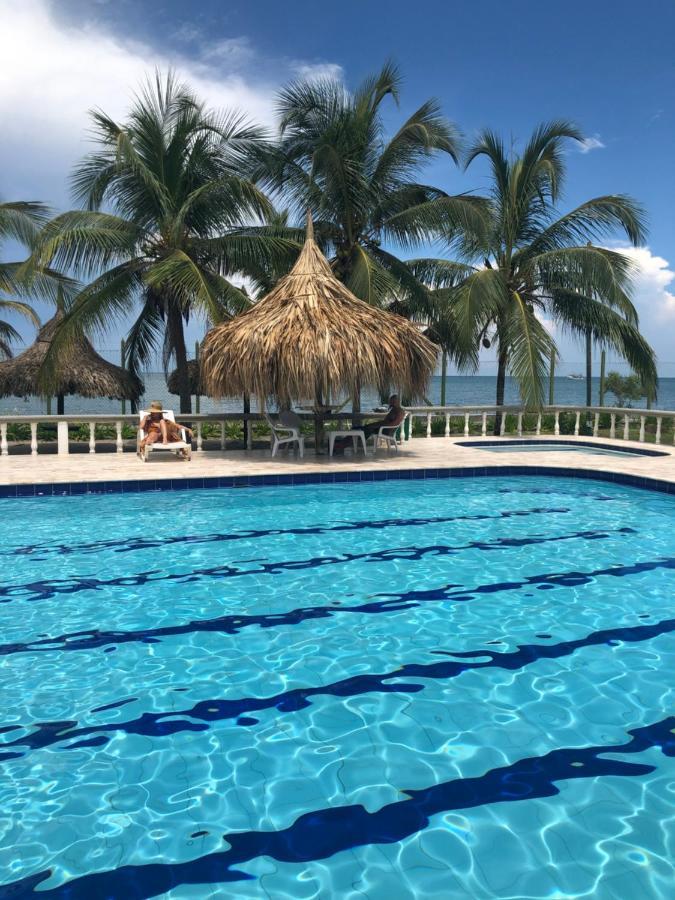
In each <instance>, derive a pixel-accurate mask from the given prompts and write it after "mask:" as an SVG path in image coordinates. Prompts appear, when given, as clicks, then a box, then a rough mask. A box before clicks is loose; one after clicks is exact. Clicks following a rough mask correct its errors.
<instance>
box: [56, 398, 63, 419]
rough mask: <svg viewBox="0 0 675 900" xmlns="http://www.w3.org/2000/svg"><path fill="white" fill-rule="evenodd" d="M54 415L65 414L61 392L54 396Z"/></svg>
mask: <svg viewBox="0 0 675 900" xmlns="http://www.w3.org/2000/svg"><path fill="white" fill-rule="evenodd" d="M56 415H57V416H63V415H65V403H64V397H63V394H59V395H58V397H57V398H56Z"/></svg>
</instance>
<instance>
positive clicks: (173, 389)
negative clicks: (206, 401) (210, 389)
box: [166, 359, 206, 396]
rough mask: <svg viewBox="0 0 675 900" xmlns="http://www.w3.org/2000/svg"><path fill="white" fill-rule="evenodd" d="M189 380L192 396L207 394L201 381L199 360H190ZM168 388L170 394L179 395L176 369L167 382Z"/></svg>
mask: <svg viewBox="0 0 675 900" xmlns="http://www.w3.org/2000/svg"><path fill="white" fill-rule="evenodd" d="M188 379H189V381H190V393H191V394H195V395H197V394H199V395H200V396H201V395H203V394H205V393H206V391H205V390H204V388H203V386H202V384H201V381H200V379H199V360H198V359H190V360H188ZM166 384H167V387H168V388H169V393H170V394H178V393H179V391H178V369H174V370H173V372H172V373H171V374H170V375H169V377H168V378H167V380H166Z"/></svg>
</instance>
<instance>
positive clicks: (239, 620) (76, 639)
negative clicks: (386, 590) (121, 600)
mask: <svg viewBox="0 0 675 900" xmlns="http://www.w3.org/2000/svg"><path fill="white" fill-rule="evenodd" d="M673 562H675V561H673V560H657V561H652V562H648V563H642V564H640V565H641V566H642V569H641V571H642V570H645V571H649V570H650V569H653V568H659V567H662V568H673V565H671V563H673ZM608 572H609V573H611V574H612V575H616V576H619V575H627V574H632V567H631V570H630V571H626V567H622V566H617V567H615V568H613V569H611V570H606V569H603V570H598V571H596V572H585V573H578V572H575V573H568V575H570V574H571V575H573V576H574V577H575V578H577V579H578V578H579V576H580V574H581V575H583V577H585V578H587V579H588V580H589V581H590V580H592V579H593V578H594V577H597V576H598V575H603V574H607V573H608ZM568 575H566V574H564V573H563V574H556V573H553V574H550V573H547V574H544V575H536V576H532V579H534V582H533V583H541V585H542V587H555V586H558V585H559V584H563V583H564V582H562V581H561V579H564V578H566V577H568ZM576 583H577V582H576V581H575V584H576ZM527 584H528V582H508V583H506V585H505V583H503V582H502V583H499V584H498V585H497V589H498V590H516V589H518V588H519V587H523V586H527ZM456 589H460V590H456ZM494 592H495V585H493V584H487V585H478V586H477V587H474V588H470V589H469V591H468V592H467V590H466V589H465V588H464V587H463V585H460V584H452V583H449V584H445V585H441V586H439V587H436V588H432V589H429V590H426V591H408V592H406V593H404V594H400V595H393V596H390V599H382V600H378V599H370V600H369V601H368V602H366V603H360V604H358V605H356V606H342V605H339V604H338V603H333V604H332V605H328V606H305V607H300V608H298V609H293V610H290V611H289V612H284V613H268V614H260V615H245V614H241V615H229V616H216V617H214V618H211V619H196V620H192V621H190V622H185V623H184V624H182V625H163V626H159V627H157V628H141V629H137V630H133V631H114V630H113V631H102V630H100V629H94V630H86V631H74V632H70V633H66V634H61V635H57V636H56V637H49V638H44V639H43V640H39V641H29V642H25V643H22V642H13V643H10V644H1V645H0V656H3V655H4V656H7V655H10V654H13V653H48V652H51V651H62V650H94V649H97V648H100V647H106V646H109V645H111V644H114V645H119V644H128V643H135V642H140V643H145V644H155V643H157V642H158V641H159V640H161V639H162V638H163V637H174V636H178V635H185V634H199V633H216V634H238V633H239V632H240V631H242V630H243V629H244V628H250V627H252V626H254V625H258V626H259V627H260V628H278V627H282V626H291V625H300V624H302V623H303V622H307V621H314V620H317V619H332V618H334V617H335V616H336V615H337V614H342V613H356V614H366V615H376V614H381V613H392V612H401V611H403V610H406V609H414V608H415V607H417V606H419V605H420V603H433V602H437V601H450V602H462V601H466V600H471V599H473V596H474V595H476V594H478V595H480V594H481V593H494ZM377 596H382V595H374V597H377ZM385 596H387V595H385Z"/></svg>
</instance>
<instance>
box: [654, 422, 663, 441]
mask: <svg viewBox="0 0 675 900" xmlns="http://www.w3.org/2000/svg"><path fill="white" fill-rule="evenodd" d="M654 443H655V444H660V443H661V416H657V417H656V434H655V435H654Z"/></svg>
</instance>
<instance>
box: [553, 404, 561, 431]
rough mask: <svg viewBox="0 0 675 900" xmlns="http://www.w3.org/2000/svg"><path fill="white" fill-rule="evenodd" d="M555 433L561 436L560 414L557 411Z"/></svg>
mask: <svg viewBox="0 0 675 900" xmlns="http://www.w3.org/2000/svg"><path fill="white" fill-rule="evenodd" d="M553 433H554V434H560V413H559V412H558V410H557V409H556V411H555V424H554V426H553Z"/></svg>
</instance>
